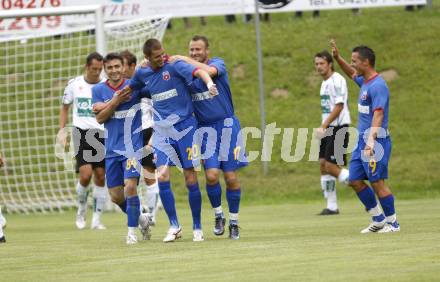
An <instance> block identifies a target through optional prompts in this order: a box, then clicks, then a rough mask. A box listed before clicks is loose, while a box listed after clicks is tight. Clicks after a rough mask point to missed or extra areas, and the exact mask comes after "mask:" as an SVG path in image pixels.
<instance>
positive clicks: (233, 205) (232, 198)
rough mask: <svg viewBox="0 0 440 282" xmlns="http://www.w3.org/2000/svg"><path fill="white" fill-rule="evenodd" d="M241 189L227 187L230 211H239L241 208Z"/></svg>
mask: <svg viewBox="0 0 440 282" xmlns="http://www.w3.org/2000/svg"><path fill="white" fill-rule="evenodd" d="M240 198H241V189H240V188H238V189H237V190H229V189H226V200H227V201H228V206H229V212H230V213H238V210H239V208H240Z"/></svg>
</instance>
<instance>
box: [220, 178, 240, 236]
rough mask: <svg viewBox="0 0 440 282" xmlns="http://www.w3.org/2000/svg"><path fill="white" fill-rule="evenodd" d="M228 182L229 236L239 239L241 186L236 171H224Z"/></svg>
mask: <svg viewBox="0 0 440 282" xmlns="http://www.w3.org/2000/svg"><path fill="white" fill-rule="evenodd" d="M224 177H225V182H226V201H227V202H228V207H229V238H231V239H239V238H240V232H239V227H238V212H239V209H240V200H241V186H240V182H239V181H238V175H237V172H236V171H225V172H224Z"/></svg>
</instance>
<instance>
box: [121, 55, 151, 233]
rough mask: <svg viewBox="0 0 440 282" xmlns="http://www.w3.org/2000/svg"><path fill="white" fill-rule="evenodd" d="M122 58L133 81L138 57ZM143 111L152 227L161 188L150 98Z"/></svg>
mask: <svg viewBox="0 0 440 282" xmlns="http://www.w3.org/2000/svg"><path fill="white" fill-rule="evenodd" d="M120 54H121V56H122V58H123V59H124V73H123V75H124V77H125V78H126V79H131V78H132V77H133V75H134V72H135V70H136V63H137V59H136V56H135V55H134V54H133V53H131V52H130V51H128V50H125V51H122V52H121V53H120ZM141 110H142V138H143V141H144V149H145V150H146V152H145V154H147V155H145V157H143V158H142V160H141V164H142V167H143V169H144V171H143V175H144V181H145V184H146V185H147V189H146V195H145V198H146V205H147V207H148V213H150V214H151V216H152V218H151V223H150V224H151V225H155V224H156V211H157V207H158V205H160V202H159V201H160V198H159V186H158V185H157V180H156V166H155V164H154V162H153V152H152V147H151V144H150V143H151V137H152V135H153V102H152V101H151V99H149V98H146V97H144V98H142V99H141Z"/></svg>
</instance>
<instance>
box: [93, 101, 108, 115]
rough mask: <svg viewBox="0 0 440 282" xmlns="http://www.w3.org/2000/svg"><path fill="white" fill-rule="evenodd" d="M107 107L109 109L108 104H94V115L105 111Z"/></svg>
mask: <svg viewBox="0 0 440 282" xmlns="http://www.w3.org/2000/svg"><path fill="white" fill-rule="evenodd" d="M105 107H107V103H101V102H100V103H96V104H93V106H92V112H93V113H94V114H97V113H99V112H100V111H102V110H104V109H105Z"/></svg>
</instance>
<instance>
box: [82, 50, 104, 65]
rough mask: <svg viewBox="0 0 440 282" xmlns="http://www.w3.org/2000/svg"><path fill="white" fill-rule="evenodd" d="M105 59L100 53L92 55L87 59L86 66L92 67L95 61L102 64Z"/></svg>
mask: <svg viewBox="0 0 440 282" xmlns="http://www.w3.org/2000/svg"><path fill="white" fill-rule="evenodd" d="M103 59H104V58H103V57H102V56H101V54H99V53H98V52H93V53H90V54H89V55H88V56H87V58H86V66H90V65H91V64H92V61H93V60H97V61H98V62H102V60H103Z"/></svg>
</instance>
